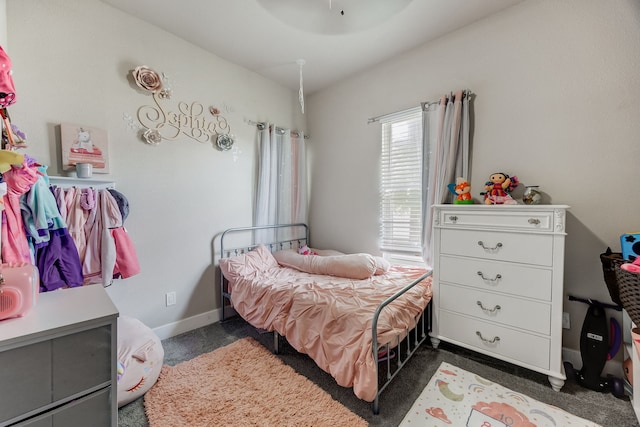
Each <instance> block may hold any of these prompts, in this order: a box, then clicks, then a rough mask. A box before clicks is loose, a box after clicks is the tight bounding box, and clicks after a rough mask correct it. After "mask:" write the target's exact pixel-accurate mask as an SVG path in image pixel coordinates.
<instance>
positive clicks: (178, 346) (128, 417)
mask: <svg viewBox="0 0 640 427" xmlns="http://www.w3.org/2000/svg"><path fill="white" fill-rule="evenodd" d="M244 337H253V338H255V339H256V340H258V341H260V342H261V343H262V344H263V345H264V346H265V347H267V348H269V349H273V335H272V334H270V333H261V332H260V331H258V330H256V329H255V328H253V327H252V326H251V325H248V324H247V323H246V322H245V321H244V320H242V319H241V318H237V317H236V318H233V319H230V320H227V321H225V322H223V323H214V324H212V325H209V326H205V327H202V328H198V329H195V330H193V331H190V332H187V333H185V334H182V335H178V336H175V337H172V338H168V339H166V340H163V341H162V345H163V348H164V350H165V360H164V363H165V364H167V365H171V366H173V365H176V364H178V363H180V362H183V361H185V360H189V359H191V358H193V357H195V356H198V355H200V354H203V353H207V352H210V351H212V350H215V349H216V348H219V347H222V346H224V345H227V344H230V343H232V342H233V341H235V340H237V339H240V338H244ZM428 342H429V341H428V340H427V341H426V342H425V343H424V344H423V345H422V346H421V347H419V348H418V350H417V351H416V353H415V354H414V356H413V357H412V358H411V359H410V360H409V362H408V363H407V365H406V366H405V367H404V368H403V371H401V372H400V373H399V374H398V376H397V377H396V378H395V379H394V380H393V382H392V383H391V384H390V385H389V386H388V387H387V389H386V390H385V391H384V392H383V393H382V395H381V397H380V413H379V414H378V415H374V414H373V412H372V410H371V404H370V403H368V402H364V401H362V400H360V399H358V398H357V397H356V396H355V395H354V394H353V391H352V389H350V388H344V387H341V386H339V385H337V384H336V383H335V381H334V379H333V378H332V377H331V376H330V375H329V374H327V373H325V372H324V371H322V370H321V369H319V368H318V367H317V366H316V365H315V363H314V362H313V361H312V360H311V359H310V358H309V357H307V356H305V355H303V354H300V353H298V352H296V351H295V350H294V349H293V348H292V347H290V346H289V345H288V344H287V343H286V342H282V343H281V344H280V354H279V357H280V358H281V359H282V360H283V361H284V362H285V363H286V364H288V365H290V366H291V367H293V368H294V369H295V370H296V371H298V372H299V373H300V374H302V375H304V376H305V377H307V378H309V379H311V380H312V381H313V382H315V383H316V384H318V385H319V386H320V387H321V388H322V389H324V390H325V391H326V392H327V393H329V394H330V395H331V396H332V397H333V398H334V399H335V400H337V401H339V402H341V403H342V404H343V405H344V406H346V407H347V408H349V409H350V410H351V411H353V412H354V413H356V414H358V415H360V416H361V417H362V418H364V419H365V420H367V422H368V423H369V425H371V426H397V425H398V424H399V423H400V422H401V421H402V419H403V418H404V415H405V414H406V413H407V412H408V411H409V409H410V408H411V405H412V404H413V402H414V400H415V399H416V398H417V397H418V396H419V395H420V392H421V391H422V390H423V389H424V387H425V386H426V385H427V383H428V382H429V379H430V378H431V376H432V375H433V373H434V372H435V370H436V369H437V368H438V366H439V365H440V363H441V362H443V361H446V362H448V363H451V364H453V365H455V366H458V367H460V368H462V369H465V370H467V371H470V372H473V373H475V374H478V375H480V376H482V377H484V378H486V379H488V380H491V381H494V382H497V383H499V384H501V385H503V386H505V387H507V388H509V389H511V390H513V391H517V392H520V393H523V394H526V395H527V396H530V397H532V398H534V399H537V400H539V401H541V402H545V403H547V404H551V405H554V406H557V407H559V408H562V409H564V410H566V411H568V412H571V413H572V414H575V415H577V416H579V417H582V418H585V419H588V420H591V421H594V422H596V423H598V424H600V425H602V426H604V427H635V426H640V424H638V421H637V420H636V417H635V414H634V412H633V408H632V407H631V403H630V401H629V399H628V398H616V397H614V396H613V395H612V394H611V393H599V392H596V391H592V390H589V389H586V388H584V387H581V386H579V385H578V384H576V383H575V382H574V381H571V380H568V381H567V383H566V384H565V386H564V387H563V388H562V390H561V391H560V392H554V391H553V390H552V389H551V387H550V385H549V382H548V380H547V377H546V375H542V374H539V373H536V372H533V371H530V370H528V369H524V368H521V367H519V366H515V365H511V364H508V363H504V362H501V361H498V360H495V359H492V358H489V357H485V356H483V355H479V354H476V353H473V352H469V351H466V350H463V349H460V348H458V347H455V346H451V345H447V344H446V343H442V344H441V346H440V348H439V349H437V350H436V349H433V348H432V347H431V346H430V344H429V343H428ZM143 400H144V398H143V397H141V398H139V399H137V400H135V401H133V402H131V403H129V404H128V405H125V406H123V407H122V408H120V409H119V411H118V425H119V426H121V427H146V426H148V422H147V419H146V416H145V413H144V401H143ZM228 425H230V426H232V425H233V422H232V420H230V422H229V424H228ZM176 427H178V426H176ZM185 427H186V426H185ZM454 427H455V426H454ZM558 427H560V426H558Z"/></svg>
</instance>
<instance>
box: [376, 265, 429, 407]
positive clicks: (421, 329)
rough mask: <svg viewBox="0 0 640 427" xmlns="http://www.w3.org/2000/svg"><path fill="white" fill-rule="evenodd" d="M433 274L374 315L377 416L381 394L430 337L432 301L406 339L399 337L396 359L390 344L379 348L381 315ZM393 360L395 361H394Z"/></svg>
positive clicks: (399, 292)
mask: <svg viewBox="0 0 640 427" xmlns="http://www.w3.org/2000/svg"><path fill="white" fill-rule="evenodd" d="M431 274H432V271H429V272H427V273H425V274H423V275H422V276H420V277H419V278H418V279H417V280H415V281H413V282H412V283H411V284H409V285H408V286H406V287H405V288H403V289H401V290H400V291H398V292H397V293H396V294H394V295H392V296H390V297H389V298H387V299H386V300H385V301H383V302H382V303H381V304H380V305H379V306H378V308H377V309H376V311H375V313H374V315H373V322H372V326H371V334H372V345H373V350H372V351H373V358H374V360H377V361H378V363H377V364H376V372H377V377H378V391H377V393H376V397H375V399H374V401H373V402H372V404H371V405H372V409H373V413H374V414H375V415H378V413H379V412H380V407H379V399H380V394H381V393H382V392H383V391H384V390H385V389H386V388H387V386H388V385H389V383H391V381H392V380H393V379H394V378H395V377H396V375H398V373H399V372H400V370H401V369H402V368H403V367H404V365H405V364H406V363H407V361H408V360H409V359H410V358H411V356H413V354H414V353H415V351H416V350H417V349H418V347H419V346H420V344H422V343H423V342H424V341H425V340H426V339H427V337H428V336H429V332H430V331H431V301H429V303H428V304H427V306H426V307H425V309H424V311H423V312H422V313H420V314H419V315H418V317H417V321H416V325H415V327H414V328H413V329H410V330H407V331H406V336H405V337H404V339H402V340H401V339H400V337H398V345H397V346H396V347H395V351H396V354H395V357H392V355H391V351H392V349H390V348H389V345H388V344H387V345H385V346H383V347H379V346H378V319H379V317H380V313H382V310H384V308H385V307H386V306H387V305H389V304H391V303H392V302H393V301H395V300H396V299H398V298H399V297H401V296H402V295H403V294H404V293H406V292H407V291H408V290H409V289H411V288H413V287H414V286H416V285H417V284H418V283H420V282H422V281H423V280H425V279H426V278H428V277H429V276H431ZM403 335H405V334H403ZM381 354H384V356H381ZM392 359H394V360H393V361H392ZM381 365H383V366H384V368H386V369H385V372H380V368H381Z"/></svg>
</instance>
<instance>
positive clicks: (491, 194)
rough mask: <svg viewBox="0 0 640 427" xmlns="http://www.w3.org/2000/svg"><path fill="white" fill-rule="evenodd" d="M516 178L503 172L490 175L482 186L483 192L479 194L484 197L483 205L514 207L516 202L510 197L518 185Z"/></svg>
mask: <svg viewBox="0 0 640 427" xmlns="http://www.w3.org/2000/svg"><path fill="white" fill-rule="evenodd" d="M519 184H520V181H518V177H517V176H511V177H510V176H509V175H507V174H506V173H503V172H496V173H494V174H491V176H490V177H489V181H487V182H486V183H485V184H484V189H485V191H484V192H483V193H480V194H482V195H484V203H485V204H486V205H515V204H517V203H518V202H516V201H515V200H514V199H513V198H512V197H511V196H510V195H509V193H511V192H512V191H513V190H514V189H515V188H516V187H517V186H518V185H519Z"/></svg>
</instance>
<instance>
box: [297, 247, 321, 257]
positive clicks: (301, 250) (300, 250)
mask: <svg viewBox="0 0 640 427" xmlns="http://www.w3.org/2000/svg"><path fill="white" fill-rule="evenodd" d="M298 253H299V254H300V255H318V253H317V252H314V251H312V250H311V248H309V246H307V245H304V246H300V247H299V248H298Z"/></svg>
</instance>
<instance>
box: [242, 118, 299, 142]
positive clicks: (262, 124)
mask: <svg viewBox="0 0 640 427" xmlns="http://www.w3.org/2000/svg"><path fill="white" fill-rule="evenodd" d="M247 123H249V124H250V125H251V126H256V127H257V128H258V129H260V130H262V129H264V128H265V126H267V124H268V123H265V122H254V121H253V120H247ZM287 130H289V132H291V136H295V137H296V138H300V135H301V134H303V133H302V132H300V131H297V130H290V129H286V128H282V127H279V126H276V132H278V133H280V134H284V133H285V132H286V131H287ZM309 138H311V137H310V136H309V135H304V139H309Z"/></svg>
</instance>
